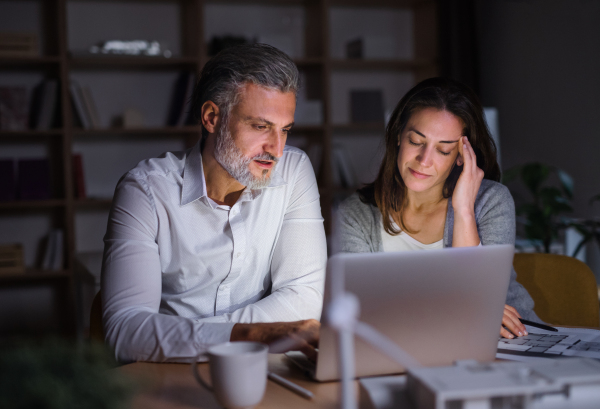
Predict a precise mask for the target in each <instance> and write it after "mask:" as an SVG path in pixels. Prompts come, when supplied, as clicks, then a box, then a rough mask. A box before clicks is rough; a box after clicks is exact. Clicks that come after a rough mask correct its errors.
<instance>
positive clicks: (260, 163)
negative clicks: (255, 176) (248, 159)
mask: <svg viewBox="0 0 600 409" xmlns="http://www.w3.org/2000/svg"><path fill="white" fill-rule="evenodd" d="M254 163H256V164H257V165H258V167H259V168H262V169H271V168H272V167H273V162H271V161H261V160H255V161H254Z"/></svg>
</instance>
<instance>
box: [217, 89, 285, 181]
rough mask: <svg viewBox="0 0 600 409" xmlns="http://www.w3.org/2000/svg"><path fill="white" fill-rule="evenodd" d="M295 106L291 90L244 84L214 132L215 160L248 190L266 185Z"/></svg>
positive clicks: (280, 150)
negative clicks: (234, 103) (215, 136)
mask: <svg viewBox="0 0 600 409" xmlns="http://www.w3.org/2000/svg"><path fill="white" fill-rule="evenodd" d="M295 109H296V97H295V95H294V93H292V92H286V93H283V92H280V91H277V90H272V89H269V88H265V87H261V86H258V85H254V84H251V83H249V84H246V85H244V87H243V88H242V91H241V94H240V97H239V102H238V104H237V105H235V106H234V107H233V108H232V109H231V112H230V113H229V116H228V118H227V120H226V121H225V123H222V124H221V126H220V128H219V131H218V133H217V140H216V147H215V158H216V160H217V162H219V164H221V166H223V168H224V169H225V170H226V171H227V172H228V173H229V174H230V175H231V176H232V177H233V178H234V179H236V180H237V181H238V182H240V183H241V184H242V185H244V186H247V187H249V188H250V189H260V188H263V187H265V186H268V185H269V183H270V180H271V175H272V173H273V169H274V168H275V164H276V163H277V161H278V160H279V158H280V157H281V156H282V155H283V148H284V146H285V142H286V140H287V136H288V133H289V131H290V129H291V127H292V125H293V124H294V111H295Z"/></svg>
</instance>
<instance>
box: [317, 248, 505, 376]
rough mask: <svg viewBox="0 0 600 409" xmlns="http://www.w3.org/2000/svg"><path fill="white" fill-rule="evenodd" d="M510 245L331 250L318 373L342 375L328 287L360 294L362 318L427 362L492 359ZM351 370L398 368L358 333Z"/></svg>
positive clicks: (375, 371)
mask: <svg viewBox="0 0 600 409" xmlns="http://www.w3.org/2000/svg"><path fill="white" fill-rule="evenodd" d="M513 253H514V247H513V246H512V245H492V246H479V247H463V248H446V249H441V250H428V251H415V252H398V253H360V254H336V255H334V256H332V257H331V258H330V259H329V260H328V262H327V278H326V282H325V301H324V309H323V319H322V320H321V321H322V323H323V324H322V327H321V335H320V341H319V358H318V361H317V368H316V373H315V379H317V380H319V381H328V380H336V379H339V378H340V376H339V370H338V351H337V350H338V348H337V336H336V334H335V331H333V330H332V329H331V328H329V327H328V325H327V322H326V319H325V317H326V312H327V308H328V304H329V300H331V297H332V296H333V294H336V293H337V292H340V291H344V290H345V291H348V292H351V293H353V294H354V295H356V296H357V297H358V299H359V300H360V308H361V313H360V317H359V319H360V321H362V322H365V323H367V324H369V325H371V326H373V327H374V328H375V329H376V330H378V331H379V332H381V333H382V334H384V335H385V336H387V337H388V338H390V339H391V340H393V341H394V342H396V343H397V344H398V345H399V346H400V347H402V348H403V349H404V350H405V351H406V352H408V353H409V354H410V355H412V356H413V357H414V358H415V359H416V360H417V361H419V362H420V363H421V364H423V365H426V366H437V365H450V364H452V363H453V362H454V361H456V360H458V359H476V360H478V361H493V360H494V357H495V355H496V347H497V344H498V335H499V331H500V325H501V323H502V315H503V311H504V303H505V301H506V293H507V290H508V284H509V279H510V272H511V266H512V261H513ZM355 354H356V366H355V367H356V376H358V377H361V376H373V375H384V374H392V373H399V372H403V368H402V367H401V366H400V365H399V364H396V363H395V362H393V361H392V360H391V359H390V358H388V357H387V356H385V355H383V354H382V353H381V352H379V351H378V350H376V349H375V348H374V347H372V346H371V345H370V344H368V343H366V342H364V341H363V340H361V339H359V338H356V337H355Z"/></svg>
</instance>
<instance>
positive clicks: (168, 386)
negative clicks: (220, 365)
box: [116, 355, 340, 409]
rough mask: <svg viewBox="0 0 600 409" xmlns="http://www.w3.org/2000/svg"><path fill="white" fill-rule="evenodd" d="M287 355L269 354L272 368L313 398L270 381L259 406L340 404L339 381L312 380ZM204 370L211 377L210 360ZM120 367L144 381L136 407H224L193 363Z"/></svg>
mask: <svg viewBox="0 0 600 409" xmlns="http://www.w3.org/2000/svg"><path fill="white" fill-rule="evenodd" d="M286 360H287V358H286V357H285V356H284V355H269V370H270V371H272V372H275V373H276V374H278V375H281V376H283V377H285V378H286V379H289V380H291V381H292V382H294V383H296V384H298V385H300V386H302V387H303V388H306V389H308V390H310V391H312V392H313V393H314V394H315V396H314V398H313V399H312V400H308V399H304V398H302V397H300V396H298V395H296V394H295V393H293V392H291V391H289V390H288V389H285V388H284V387H282V386H280V385H278V384H276V383H274V382H273V381H271V380H269V381H267V390H266V392H265V397H264V398H263V400H262V402H261V403H260V405H259V406H258V407H257V408H260V409H267V408H273V409H275V408H277V409H280V408H282V407H285V408H286V409H294V408H338V407H339V403H338V401H339V393H340V392H339V388H340V384H339V383H338V382H328V383H318V382H312V381H309V380H308V378H307V377H306V376H305V375H304V374H302V372H301V371H300V370H298V369H296V368H294V367H292V366H290V365H289V364H288V363H286ZM198 367H199V370H200V374H201V375H202V376H203V378H204V379H207V380H209V374H208V364H200V365H199V366H198ZM116 371H120V372H122V373H124V374H127V375H129V376H131V377H132V378H133V379H135V380H139V381H141V382H142V384H143V385H145V386H143V387H142V390H141V391H140V392H139V393H138V394H137V395H136V396H135V398H134V400H133V404H132V408H134V409H171V408H173V409H175V408H177V409H184V408H195V409H198V408H201V409H213V408H214V409H221V406H219V404H218V403H217V401H216V399H215V398H214V396H213V394H212V393H211V392H209V391H207V390H206V389H204V388H203V387H202V386H200V385H199V384H198V383H197V382H196V380H195V379H194V377H193V375H192V369H191V366H190V365H189V364H156V363H147V362H138V363H134V364H129V365H124V366H122V367H120V368H118V369H116Z"/></svg>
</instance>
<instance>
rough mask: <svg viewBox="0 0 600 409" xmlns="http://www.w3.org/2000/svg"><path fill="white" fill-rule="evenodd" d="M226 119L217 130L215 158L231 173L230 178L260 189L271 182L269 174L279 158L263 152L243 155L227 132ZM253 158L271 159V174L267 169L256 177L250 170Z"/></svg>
mask: <svg viewBox="0 0 600 409" xmlns="http://www.w3.org/2000/svg"><path fill="white" fill-rule="evenodd" d="M228 125H229V124H228V121H227V120H225V121H223V123H222V124H221V127H220V129H219V131H218V132H217V140H216V144H215V159H216V160H217V162H218V163H219V164H220V165H221V166H222V167H223V169H225V170H226V171H227V173H229V175H231V177H232V178H234V179H235V180H237V181H238V182H240V183H241V184H242V185H244V186H246V187H248V188H249V189H262V188H265V187H267V186H269V183H271V175H272V172H273V170H274V169H275V164H277V161H278V160H279V158H277V157H276V156H273V155H271V154H270V153H267V152H263V153H261V154H259V155H256V156H254V157H253V158H248V157H246V156H244V154H243V153H242V151H241V150H240V149H239V148H238V147H237V146H236V144H235V142H234V140H233V137H232V136H231V132H229V126H228ZM254 160H270V161H273V167H272V168H271V174H269V171H268V170H267V169H265V170H263V172H262V175H261V176H259V177H257V176H254V175H253V174H252V172H251V171H250V164H251V163H252V161H254Z"/></svg>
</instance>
